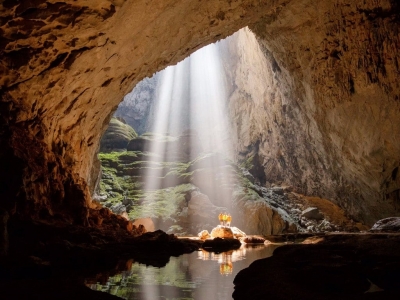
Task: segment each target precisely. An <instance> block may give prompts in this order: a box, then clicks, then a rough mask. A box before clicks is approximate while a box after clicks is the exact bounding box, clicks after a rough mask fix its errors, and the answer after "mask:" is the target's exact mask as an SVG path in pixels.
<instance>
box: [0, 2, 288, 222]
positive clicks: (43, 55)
mask: <svg viewBox="0 0 400 300" xmlns="http://www.w3.org/2000/svg"><path fill="white" fill-rule="evenodd" d="M281 2H283V1H275V0H274V1H265V2H263V3H260V2H259V1H255V0H254V1H185V0H182V1H175V0H167V1H158V0H153V1H148V0H135V1H133V0H131V1H130V0H128V1H124V0H104V1H99V0H78V1H75V0H66V1H53V0H48V1H46V0H24V1H18V0H17V1H11V0H5V1H2V2H1V4H0V33H1V37H0V62H1V63H0V97H1V101H0V103H1V114H0V119H1V120H0V134H1V137H0V141H1V146H2V147H3V148H4V149H6V148H7V149H9V151H8V150H7V151H2V153H1V158H2V161H3V162H4V161H12V160H16V161H21V164H18V168H19V169H18V170H17V171H15V172H14V171H13V172H11V170H10V169H9V168H5V167H2V168H1V173H2V175H1V177H0V178H3V177H7V174H9V173H13V177H15V178H14V179H13V180H11V182H12V183H13V187H10V188H8V187H4V188H2V189H1V191H2V194H1V195H0V196H2V197H1V198H3V196H4V197H11V198H14V197H17V196H18V197H22V199H21V201H19V204H18V205H17V206H16V208H15V209H14V210H13V211H16V212H20V213H21V215H24V216H30V215H33V214H35V215H37V217H39V218H44V217H46V216H54V215H56V214H58V215H59V216H63V217H64V218H67V219H68V218H69V220H68V221H69V222H80V223H85V219H86V216H87V208H88V207H89V206H90V202H91V198H90V191H91V189H93V186H94V184H93V183H94V182H95V181H96V180H97V176H96V172H94V171H93V169H92V166H98V162H97V158H96V155H95V153H96V151H97V149H98V144H99V140H100V137H101V135H102V133H103V132H104V130H105V127H106V126H107V124H108V122H109V120H110V116H111V114H112V112H113V111H114V110H115V109H116V107H117V105H118V103H119V102H120V101H121V99H122V98H123V96H124V95H126V94H127V93H128V92H129V91H130V90H131V89H132V88H133V86H134V85H135V84H136V83H137V82H139V81H140V80H141V79H143V78H144V77H145V76H150V75H152V74H153V73H154V72H155V71H157V70H160V69H162V68H164V67H166V66H167V65H170V64H174V63H176V62H178V61H180V60H182V59H183V58H184V57H186V56H187V55H189V54H190V53H192V52H193V51H195V50H196V49H198V48H200V47H202V46H204V45H206V44H208V43H211V42H214V41H216V40H218V39H220V38H222V37H224V36H227V35H229V34H232V33H233V32H235V31H237V30H238V29H240V28H241V27H243V26H245V25H247V24H249V23H253V22H255V21H256V20H258V19H259V18H260V17H261V15H262V14H263V13H264V12H266V11H269V10H271V9H274V7H277V6H278V5H279V3H281ZM3 162H2V166H4V163H3ZM21 174H22V176H21ZM10 193H11V194H10ZM7 201H8V200H7ZM3 202H4V200H2V202H1V204H0V205H3V204H2V203H3ZM10 202H11V203H12V204H11V205H8V206H12V207H14V206H15V205H14V204H15V199H12V200H10ZM71 216H73V217H72V218H71Z"/></svg>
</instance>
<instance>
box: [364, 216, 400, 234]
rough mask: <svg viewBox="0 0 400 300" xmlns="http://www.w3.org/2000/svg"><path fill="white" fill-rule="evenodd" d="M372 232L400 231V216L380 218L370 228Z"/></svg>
mask: <svg viewBox="0 0 400 300" xmlns="http://www.w3.org/2000/svg"><path fill="white" fill-rule="evenodd" d="M370 231H372V232H400V217H391V218H386V219H382V220H379V221H378V222H376V223H375V224H374V226H372V228H371V229H370Z"/></svg>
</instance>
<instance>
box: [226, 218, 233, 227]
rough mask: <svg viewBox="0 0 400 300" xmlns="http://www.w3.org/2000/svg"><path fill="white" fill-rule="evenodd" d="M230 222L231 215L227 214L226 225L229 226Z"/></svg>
mask: <svg viewBox="0 0 400 300" xmlns="http://www.w3.org/2000/svg"><path fill="white" fill-rule="evenodd" d="M231 222H232V216H231V215H228V216H227V217H226V223H227V225H228V227H231Z"/></svg>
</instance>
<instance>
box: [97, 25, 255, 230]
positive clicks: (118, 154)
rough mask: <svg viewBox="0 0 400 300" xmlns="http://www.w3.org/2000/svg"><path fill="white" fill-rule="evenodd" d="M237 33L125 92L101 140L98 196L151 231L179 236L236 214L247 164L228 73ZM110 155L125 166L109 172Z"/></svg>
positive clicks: (209, 227) (205, 227)
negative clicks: (238, 152)
mask: <svg viewBox="0 0 400 300" xmlns="http://www.w3.org/2000/svg"><path fill="white" fill-rule="evenodd" d="M242 30H246V31H247V32H250V31H249V30H248V29H242ZM237 34H238V33H236V34H234V35H233V36H230V37H228V38H226V39H224V40H221V41H219V42H216V43H214V44H210V45H207V46H205V47H203V48H201V49H199V50H197V51H196V52H194V53H193V54H191V55H190V56H189V57H187V58H185V59H184V60H183V61H181V62H179V63H178V64H177V65H174V66H169V67H167V68H166V69H164V70H162V71H160V72H157V73H155V74H153V76H152V77H151V78H146V79H144V80H143V81H141V82H140V83H138V84H137V85H136V87H135V88H134V89H133V90H132V92H131V93H130V94H128V95H127V96H125V98H124V101H123V102H122V103H121V104H120V106H119V107H118V109H117V111H116V112H115V113H114V117H113V118H112V119H111V122H110V125H109V128H108V129H107V131H106V132H105V134H104V136H103V138H102V141H101V147H100V154H99V158H100V160H101V161H102V165H103V174H102V180H101V182H100V185H99V187H98V189H97V194H95V199H96V200H100V202H103V203H104V205H105V206H108V207H109V208H110V209H111V210H112V211H113V212H114V213H117V214H122V215H123V216H125V217H126V218H128V219H130V220H136V221H135V224H136V225H138V224H142V225H144V226H145V227H146V229H147V230H150V231H152V230H155V229H162V230H164V231H166V232H168V233H174V234H178V235H195V234H197V233H198V232H200V231H201V230H203V229H207V230H210V231H211V229H212V226H211V225H213V226H216V225H217V224H219V220H218V215H219V214H222V213H226V214H228V213H229V214H231V215H238V213H236V212H233V210H234V209H235V206H234V205H233V203H232V197H233V193H234V185H237V184H240V182H239V181H240V178H239V177H240V176H238V172H239V171H241V167H240V166H239V165H238V164H237V163H235V154H234V146H233V139H232V136H233V135H234V134H235V133H234V131H233V130H232V126H231V123H232V120H230V116H229V112H228V110H229V106H228V101H229V99H228V92H229V90H232V89H233V87H232V86H228V85H229V84H231V83H229V82H228V78H227V74H226V68H229V65H228V63H229V61H231V60H233V59H234V58H233V57H232V55H230V57H223V56H224V55H225V56H226V55H227V54H230V53H229V51H228V49H229V46H230V45H233V44H235V43H236V42H237V41H236V40H237V36H236V35H237ZM132 128H133V129H132ZM124 130H125V131H126V132H125V133H123V132H122V131H124ZM111 157H112V158H113V159H116V161H118V162H119V163H120V165H118V166H117V169H118V168H119V170H120V171H116V172H114V173H113V172H112V171H111V170H110V168H111V169H112V166H111V164H110V163H109V160H110V159H112V158H111ZM116 183H117V184H118V186H116V185H117V184H116ZM231 218H232V216H231Z"/></svg>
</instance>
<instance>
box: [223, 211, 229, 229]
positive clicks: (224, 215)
mask: <svg viewBox="0 0 400 300" xmlns="http://www.w3.org/2000/svg"><path fill="white" fill-rule="evenodd" d="M222 220H223V221H224V226H226V221H227V220H228V215H227V214H226V213H224V214H223V215H222Z"/></svg>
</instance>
